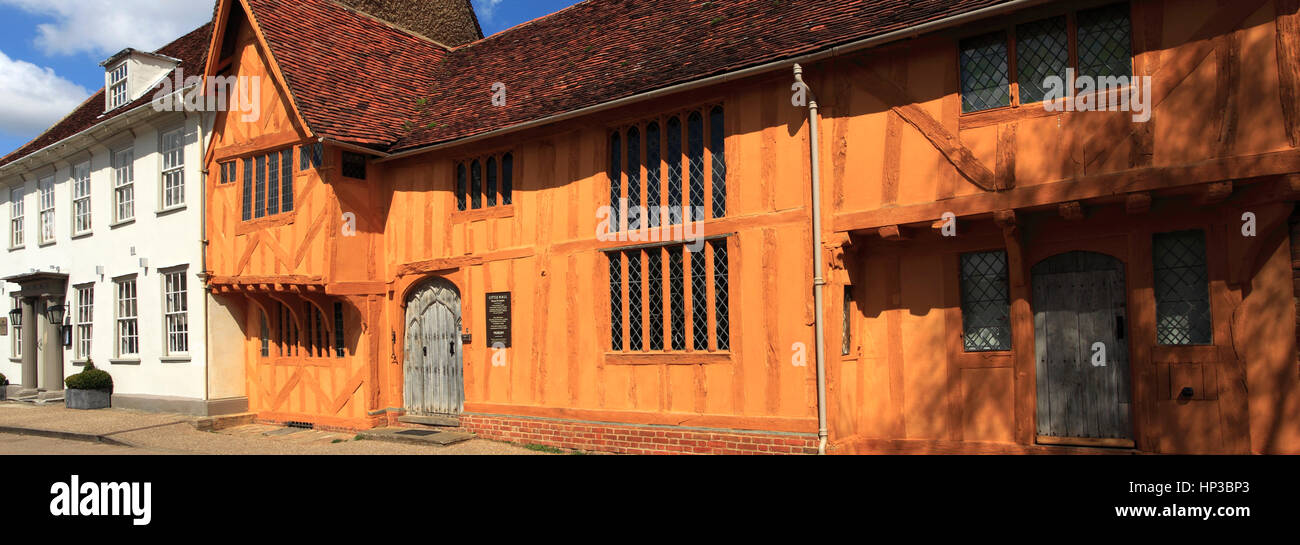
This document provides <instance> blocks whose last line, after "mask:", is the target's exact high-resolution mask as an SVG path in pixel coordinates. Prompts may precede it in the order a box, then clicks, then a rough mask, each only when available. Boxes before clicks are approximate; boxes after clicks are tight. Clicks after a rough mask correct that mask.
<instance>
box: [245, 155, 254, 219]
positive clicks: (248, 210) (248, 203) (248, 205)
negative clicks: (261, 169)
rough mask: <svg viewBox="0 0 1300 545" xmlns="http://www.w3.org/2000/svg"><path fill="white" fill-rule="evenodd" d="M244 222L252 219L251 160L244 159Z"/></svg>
mask: <svg viewBox="0 0 1300 545" xmlns="http://www.w3.org/2000/svg"><path fill="white" fill-rule="evenodd" d="M243 218H244V221H248V220H251V219H253V160H252V159H244V214H243Z"/></svg>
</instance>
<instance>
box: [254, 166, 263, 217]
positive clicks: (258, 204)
mask: <svg viewBox="0 0 1300 545" xmlns="http://www.w3.org/2000/svg"><path fill="white" fill-rule="evenodd" d="M253 182H254V184H255V188H254V190H253V191H254V193H255V195H256V196H257V199H256V200H255V201H253V217H256V218H260V217H263V216H266V156H265V155H263V156H261V157H258V158H257V177H256V178H254V179H253Z"/></svg>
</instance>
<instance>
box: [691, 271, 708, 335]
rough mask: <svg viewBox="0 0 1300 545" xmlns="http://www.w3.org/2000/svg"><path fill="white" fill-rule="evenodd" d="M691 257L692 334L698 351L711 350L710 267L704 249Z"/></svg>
mask: <svg viewBox="0 0 1300 545" xmlns="http://www.w3.org/2000/svg"><path fill="white" fill-rule="evenodd" d="M690 254H691V255H690V257H691V333H692V335H691V336H692V337H693V338H694V340H695V343H694V346H695V349H696V350H708V349H709V267H708V257H707V256H706V255H704V249H703V248H701V249H700V251H698V252H690Z"/></svg>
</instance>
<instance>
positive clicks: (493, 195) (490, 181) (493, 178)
mask: <svg viewBox="0 0 1300 545" xmlns="http://www.w3.org/2000/svg"><path fill="white" fill-rule="evenodd" d="M487 205H488V206H496V205H497V158H496V157H488V160H487Z"/></svg>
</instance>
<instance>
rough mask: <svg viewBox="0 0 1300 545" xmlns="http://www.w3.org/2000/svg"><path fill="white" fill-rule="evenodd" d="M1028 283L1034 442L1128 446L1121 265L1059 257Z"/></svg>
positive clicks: (1089, 257)
mask: <svg viewBox="0 0 1300 545" xmlns="http://www.w3.org/2000/svg"><path fill="white" fill-rule="evenodd" d="M1032 282H1033V297H1034V299H1033V310H1034V341H1035V347H1034V349H1035V357H1036V360H1037V374H1038V379H1037V382H1038V385H1037V387H1038V411H1037V428H1038V430H1037V431H1038V442H1040V443H1047V444H1080V445H1096V446H1115V447H1125V446H1132V445H1133V442H1132V399H1131V396H1132V391H1131V389H1130V386H1129V384H1130V379H1131V377H1130V375H1129V350H1128V330H1127V324H1126V323H1125V322H1126V314H1127V312H1126V308H1125V307H1126V304H1125V301H1126V298H1125V297H1126V292H1125V287H1124V286H1125V282H1124V263H1123V262H1121V261H1120V260H1119V259H1116V258H1114V257H1111V256H1108V255H1105V254H1099V253H1093V252H1070V253H1064V254H1060V255H1056V256H1053V257H1049V258H1047V259H1045V260H1043V261H1042V262H1040V263H1038V264H1037V265H1035V266H1034V268H1033V280H1032Z"/></svg>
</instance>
